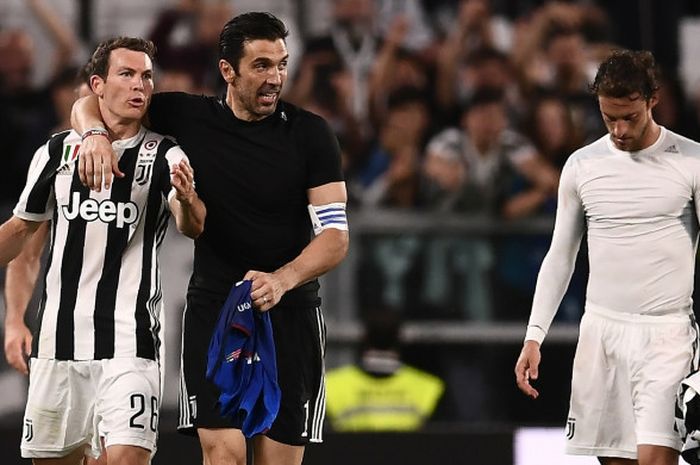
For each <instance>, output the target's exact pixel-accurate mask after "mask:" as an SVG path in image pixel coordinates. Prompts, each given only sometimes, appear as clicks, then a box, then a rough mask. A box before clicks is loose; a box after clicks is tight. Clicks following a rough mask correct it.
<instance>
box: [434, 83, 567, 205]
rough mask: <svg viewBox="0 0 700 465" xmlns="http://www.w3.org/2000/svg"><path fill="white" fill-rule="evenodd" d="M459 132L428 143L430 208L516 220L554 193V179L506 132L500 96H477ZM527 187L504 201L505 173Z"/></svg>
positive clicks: (531, 151) (519, 139)
mask: <svg viewBox="0 0 700 465" xmlns="http://www.w3.org/2000/svg"><path fill="white" fill-rule="evenodd" d="M460 124H461V127H460V128H448V129H445V130H444V131H442V132H441V133H439V134H438V135H436V136H435V137H434V138H433V139H432V140H431V141H430V142H429V144H428V148H427V151H426V158H425V163H424V165H423V174H424V177H425V180H426V184H427V186H426V191H425V194H426V200H427V202H428V203H429V204H430V205H431V206H432V208H433V209H436V210H442V211H459V212H471V213H485V214H495V215H497V216H503V217H505V218H518V217H522V216H526V215H528V214H530V213H531V212H533V211H534V210H535V209H537V207H539V205H541V203H542V202H543V201H544V200H546V199H547V198H548V196H549V195H551V193H552V192H555V191H556V186H557V176H556V172H555V171H554V170H553V169H552V167H551V166H550V165H549V164H548V163H546V162H545V161H544V160H542V158H541V157H540V156H539V154H538V153H537V151H536V150H535V148H534V147H533V145H532V144H531V143H530V142H529V141H528V140H527V139H526V138H525V137H524V136H522V135H520V134H518V133H517V132H515V131H513V130H512V129H510V128H509V127H508V120H507V116H506V111H505V102H504V96H503V93H502V92H500V91H498V90H491V89H485V90H482V91H479V92H477V93H476V94H475V95H474V96H473V97H472V99H471V101H470V103H469V105H467V106H466V107H464V110H463V112H462V116H461V120H460ZM513 172H516V173H518V174H519V175H521V176H523V177H524V178H526V179H527V180H528V181H529V182H530V184H531V185H532V188H531V189H529V190H528V191H526V192H523V193H521V194H519V195H517V196H513V197H510V198H506V192H504V189H505V188H506V183H507V181H508V177H509V176H511V173H513Z"/></svg>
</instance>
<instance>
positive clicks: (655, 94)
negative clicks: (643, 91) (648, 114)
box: [649, 90, 659, 109]
mask: <svg viewBox="0 0 700 465" xmlns="http://www.w3.org/2000/svg"><path fill="white" fill-rule="evenodd" d="M657 103H659V91H658V90H657V91H654V92H653V93H652V94H651V97H649V109H652V108H654V107H655V106H656V104H657Z"/></svg>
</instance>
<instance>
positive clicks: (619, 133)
mask: <svg viewBox="0 0 700 465" xmlns="http://www.w3.org/2000/svg"><path fill="white" fill-rule="evenodd" d="M656 103H657V96H656V95H653V96H652V97H651V99H649V100H648V101H647V100H645V99H644V97H643V96H642V95H641V94H639V93H635V94H632V95H630V96H627V97H622V98H615V97H605V96H602V95H601V96H599V97H598V106H599V107H600V113H601V115H602V116H603V122H605V127H606V128H607V129H608V132H609V133H610V139H611V140H612V142H613V144H615V147H617V148H618V149H620V150H624V151H626V152H636V151H638V150H642V149H644V148H646V147H648V146H650V145H651V144H653V143H654V140H653V137H654V134H652V131H650V130H649V128H650V127H651V124H650V123H651V122H652V116H651V110H652V108H654V106H655V105H656Z"/></svg>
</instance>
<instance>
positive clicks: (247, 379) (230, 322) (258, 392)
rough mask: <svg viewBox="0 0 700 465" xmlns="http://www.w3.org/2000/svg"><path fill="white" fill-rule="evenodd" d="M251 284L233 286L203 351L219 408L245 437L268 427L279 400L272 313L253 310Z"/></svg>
mask: <svg viewBox="0 0 700 465" xmlns="http://www.w3.org/2000/svg"><path fill="white" fill-rule="evenodd" d="M250 287H251V282H250V281H240V282H238V283H236V284H234V286H233V287H232V288H231V292H230V293H229V295H228V297H227V298H226V302H225V303H224V305H223V307H222V308H221V312H220V314H219V321H218V322H217V324H216V329H215V330H214V334H212V338H211V342H210V343H209V352H208V354H207V357H208V360H207V379H209V380H210V381H212V382H213V383H214V384H215V385H216V386H217V387H218V388H219V390H220V395H219V400H218V403H217V405H218V407H219V411H220V412H221V415H222V416H224V417H227V418H230V419H231V420H232V421H233V425H234V426H235V427H237V428H240V429H241V431H242V432H243V434H244V435H245V436H246V437H248V438H250V437H252V436H254V435H256V434H261V433H265V432H266V431H267V430H268V429H269V428H270V426H272V422H273V421H274V420H275V418H276V417H277V412H278V411H279V407H280V398H281V392H280V388H279V386H278V384H277V360H276V357H275V342H274V339H273V334H272V323H271V322H270V315H269V314H268V313H267V312H258V311H256V310H255V309H253V304H252V301H251V297H250Z"/></svg>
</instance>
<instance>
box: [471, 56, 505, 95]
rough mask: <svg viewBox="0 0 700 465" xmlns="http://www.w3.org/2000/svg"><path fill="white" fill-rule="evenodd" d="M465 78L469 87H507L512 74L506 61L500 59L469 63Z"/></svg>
mask: <svg viewBox="0 0 700 465" xmlns="http://www.w3.org/2000/svg"><path fill="white" fill-rule="evenodd" d="M463 79H464V81H465V83H466V84H467V87H468V88H471V89H484V88H487V87H488V88H496V89H505V88H506V87H508V84H509V83H510V74H509V72H508V67H507V65H506V64H505V63H503V62H502V61H500V60H498V59H495V58H494V59H490V60H485V61H482V62H480V63H478V64H474V65H467V66H466V68H465V69H464V74H463Z"/></svg>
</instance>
